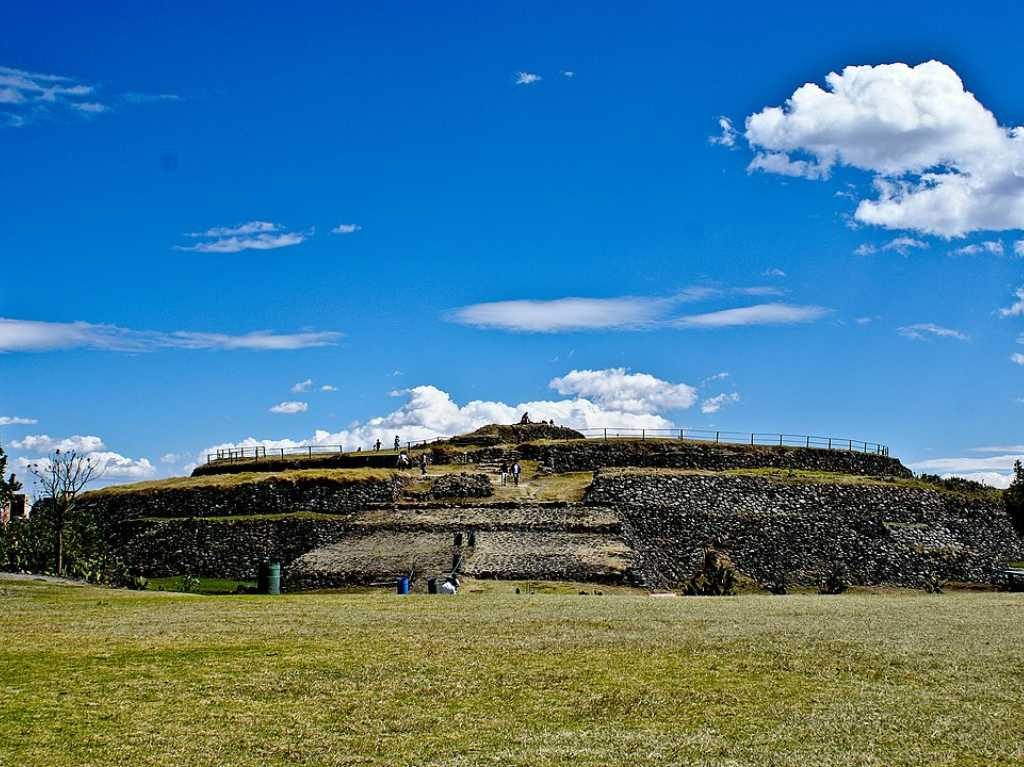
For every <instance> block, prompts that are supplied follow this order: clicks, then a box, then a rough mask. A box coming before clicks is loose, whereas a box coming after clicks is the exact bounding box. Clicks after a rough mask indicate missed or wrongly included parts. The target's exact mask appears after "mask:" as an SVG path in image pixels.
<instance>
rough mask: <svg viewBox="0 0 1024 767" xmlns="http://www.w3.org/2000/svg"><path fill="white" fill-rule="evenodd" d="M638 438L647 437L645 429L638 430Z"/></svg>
mask: <svg viewBox="0 0 1024 767" xmlns="http://www.w3.org/2000/svg"><path fill="white" fill-rule="evenodd" d="M640 439H642V440H644V439H647V429H641V430H640Z"/></svg>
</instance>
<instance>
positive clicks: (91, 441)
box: [11, 434, 104, 453]
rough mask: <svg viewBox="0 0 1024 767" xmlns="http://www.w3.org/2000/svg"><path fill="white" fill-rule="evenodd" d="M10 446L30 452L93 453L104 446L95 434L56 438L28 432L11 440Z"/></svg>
mask: <svg viewBox="0 0 1024 767" xmlns="http://www.w3.org/2000/svg"><path fill="white" fill-rule="evenodd" d="M11 447H14V448H16V449H18V450H25V451H28V452H30V453H52V452H54V451H55V450H60V451H61V452H62V453H70V452H72V451H74V452H76V453H94V452H96V451H98V450H102V449H103V448H104V444H103V440H102V439H100V438H99V437H95V436H91V435H90V436H82V435H80V434H76V435H74V436H72V437H64V438H62V439H56V438H54V437H51V436H50V435H49V434H29V435H28V436H26V437H23V438H22V439H15V440H11Z"/></svg>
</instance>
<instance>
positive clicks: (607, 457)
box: [516, 439, 912, 477]
mask: <svg viewBox="0 0 1024 767" xmlns="http://www.w3.org/2000/svg"><path fill="white" fill-rule="evenodd" d="M516 452H517V454H518V456H519V457H520V458H525V459H533V460H537V461H540V462H542V463H543V464H544V465H545V466H547V467H548V468H550V469H552V470H553V471H558V472H567V471H592V470H594V469H599V468H602V467H621V466H638V467H651V468H671V469H703V470H707V471H721V470H723V469H750V468H781V469H802V470H807V471H824V472H838V473H843V474H865V475H890V476H896V477H910V476H912V473H911V471H910V470H909V469H907V468H906V467H905V466H904V465H903V464H901V463H900V462H899V461H898V460H897V459H895V458H890V457H888V456H882V455H877V454H875V453H858V452H855V451H847V450H823V449H819V448H802V447H770V446H765V445H757V446H750V445H725V444H714V443H708V442H686V441H683V440H663V439H652V440H608V441H604V440H600V439H590V440H585V441H584V440H577V441H568V442H555V443H529V444H523V445H519V446H518V447H517V448H516Z"/></svg>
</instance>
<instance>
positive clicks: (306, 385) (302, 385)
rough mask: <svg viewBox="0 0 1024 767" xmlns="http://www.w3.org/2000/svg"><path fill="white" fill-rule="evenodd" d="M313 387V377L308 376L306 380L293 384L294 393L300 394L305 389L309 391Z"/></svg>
mask: <svg viewBox="0 0 1024 767" xmlns="http://www.w3.org/2000/svg"><path fill="white" fill-rule="evenodd" d="M312 388H313V379H312V378H307V379H306V380H305V381H299V382H298V383H297V384H292V392H293V393H294V394H300V393H302V392H304V391H309V390H310V389H312Z"/></svg>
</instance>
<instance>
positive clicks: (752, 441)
mask: <svg viewBox="0 0 1024 767" xmlns="http://www.w3.org/2000/svg"><path fill="white" fill-rule="evenodd" d="M750 445H751V446H753V445H754V432H750Z"/></svg>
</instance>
